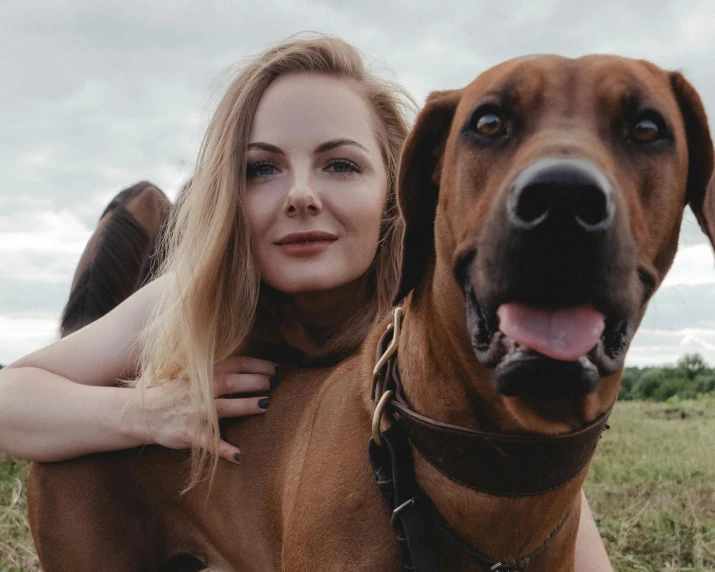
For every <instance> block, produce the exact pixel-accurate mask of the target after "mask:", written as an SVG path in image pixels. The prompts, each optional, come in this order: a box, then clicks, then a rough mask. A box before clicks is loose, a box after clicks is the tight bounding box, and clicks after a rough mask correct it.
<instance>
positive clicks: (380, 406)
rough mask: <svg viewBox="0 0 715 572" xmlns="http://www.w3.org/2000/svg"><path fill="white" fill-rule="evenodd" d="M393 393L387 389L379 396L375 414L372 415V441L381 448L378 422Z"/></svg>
mask: <svg viewBox="0 0 715 572" xmlns="http://www.w3.org/2000/svg"><path fill="white" fill-rule="evenodd" d="M392 395H393V392H392V390H391V389H388V390H387V391H386V392H385V393H383V394H382V395H381V396H380V401H378V402H377V405H376V406H375V413H373V415H372V440H373V441H375V445H377V446H378V447H382V437H380V421H381V420H382V414H383V413H384V412H385V406H386V405H387V404H388V402H389V401H390V399H392Z"/></svg>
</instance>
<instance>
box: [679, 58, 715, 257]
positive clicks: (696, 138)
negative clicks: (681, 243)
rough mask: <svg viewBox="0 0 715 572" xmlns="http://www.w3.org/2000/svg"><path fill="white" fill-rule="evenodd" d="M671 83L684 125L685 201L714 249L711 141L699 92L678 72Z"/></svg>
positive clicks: (714, 220)
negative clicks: (685, 156)
mask: <svg viewBox="0 0 715 572" xmlns="http://www.w3.org/2000/svg"><path fill="white" fill-rule="evenodd" d="M670 83H671V85H672V87H673V91H674V92H675V97H676V99H677V100H678V105H679V106H680V112H681V114H682V116H683V121H684V122H685V134H686V138H687V142H688V183H687V195H686V200H687V202H688V203H689V204H690V208H691V209H692V210H693V213H695V217H696V218H697V219H698V223H699V224H700V228H701V229H702V230H703V232H704V233H705V234H706V235H707V236H708V238H709V239H710V243H711V244H712V245H713V247H714V248H715V188H714V184H713V183H711V178H712V174H713V142H712V139H711V137H710V129H709V128H708V118H707V116H706V114H705V108H704V107H703V102H702V101H701V100H700V96H699V95H698V92H697V91H695V88H694V87H693V86H692V85H691V84H690V83H689V82H688V81H687V80H686V79H685V78H684V77H683V76H682V75H681V74H680V73H677V72H673V73H671V75H670Z"/></svg>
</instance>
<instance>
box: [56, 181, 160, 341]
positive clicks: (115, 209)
mask: <svg viewBox="0 0 715 572" xmlns="http://www.w3.org/2000/svg"><path fill="white" fill-rule="evenodd" d="M170 210H171V203H170V202H169V199H168V198H166V195H165V194H164V193H163V192H161V190H159V188H158V187H156V186H154V185H152V184H151V183H150V182H148V181H142V182H140V183H137V184H136V185H133V186H131V187H129V188H127V189H124V190H123V191H121V192H120V193H119V194H117V196H116V197H114V199H113V200H112V202H110V203H109V205H107V208H106V209H104V212H103V213H102V216H101V217H99V223H98V225H97V230H95V232H94V234H93V235H92V239H91V240H90V241H89V243H88V244H87V246H86V247H85V249H84V252H83V253H82V257H81V258H80V261H79V264H78V265H77V271H76V272H75V275H74V278H73V279H72V287H71V289H70V298H69V300H68V302H67V305H66V306H65V308H64V311H63V312H62V318H61V320H60V333H61V334H62V337H65V336H68V335H69V334H71V333H72V332H75V331H77V330H79V329H80V328H83V327H84V326H86V325H87V324H90V323H92V322H94V321H95V320H97V319H98V318H101V317H102V316H104V315H105V314H106V313H107V312H109V311H110V310H111V309H112V308H114V307H116V306H118V305H119V304H120V303H122V302H123V301H124V300H125V299H126V298H128V297H129V296H130V295H131V294H133V293H134V292H135V291H136V290H138V289H139V288H141V287H142V286H143V285H144V284H145V283H146V282H147V281H149V280H150V279H151V277H152V275H153V272H154V270H156V268H158V266H159V260H158V257H159V256H160V255H161V253H160V252H158V251H157V250H156V240H157V236H158V233H159V232H160V231H161V229H162V228H163V227H164V226H165V225H166V223H167V220H168V217H169V211H170Z"/></svg>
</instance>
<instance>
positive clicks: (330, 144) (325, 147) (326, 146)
mask: <svg viewBox="0 0 715 572" xmlns="http://www.w3.org/2000/svg"><path fill="white" fill-rule="evenodd" d="M343 145H353V146H355V147H359V148H360V149H362V150H363V151H365V152H367V153H369V152H370V151H369V150H368V149H367V147H365V146H364V145H360V143H358V142H357V141H353V140H352V139H333V140H331V141H326V142H325V143H321V144H320V145H318V146H317V147H316V148H315V152H316V153H325V152H326V151H330V150H331V149H335V148H336V147H342V146H343Z"/></svg>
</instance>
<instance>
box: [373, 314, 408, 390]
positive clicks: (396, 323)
mask: <svg viewBox="0 0 715 572" xmlns="http://www.w3.org/2000/svg"><path fill="white" fill-rule="evenodd" d="M403 314H404V312H403V310H402V308H400V307H399V306H398V307H397V308H395V309H394V310H393V312H392V316H393V320H392V324H390V325H389V326H388V327H387V331H388V332H389V331H390V330H391V329H392V330H394V333H393V334H392V340H391V341H390V345H389V346H387V349H386V350H385V353H384V354H382V356H380V359H379V360H377V363H376V364H375V367H374V369H373V370H372V390H371V391H370V399H372V400H373V401H374V400H375V388H376V387H377V378H378V376H379V375H380V371H382V368H383V367H385V364H386V363H387V360H389V359H390V358H391V357H392V355H393V354H394V353H395V352H396V351H397V344H398V342H399V340H400V331H401V330H402V327H401V326H402V316H403Z"/></svg>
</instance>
